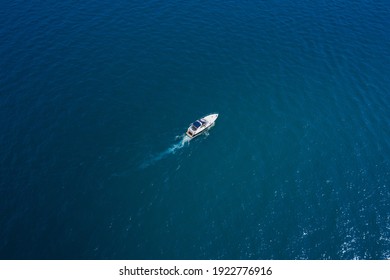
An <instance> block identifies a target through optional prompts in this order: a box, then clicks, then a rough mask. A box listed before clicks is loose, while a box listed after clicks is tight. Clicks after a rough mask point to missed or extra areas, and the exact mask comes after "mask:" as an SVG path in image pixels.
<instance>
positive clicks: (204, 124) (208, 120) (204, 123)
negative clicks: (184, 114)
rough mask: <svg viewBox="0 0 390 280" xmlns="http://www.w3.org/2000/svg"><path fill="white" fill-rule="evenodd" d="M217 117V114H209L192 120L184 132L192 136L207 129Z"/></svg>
mask: <svg viewBox="0 0 390 280" xmlns="http://www.w3.org/2000/svg"><path fill="white" fill-rule="evenodd" d="M217 118H218V114H211V115H208V116H205V117H203V118H201V119H199V120H196V121H194V122H193V123H192V124H190V127H189V128H188V129H187V132H186V134H187V135H188V136H189V137H190V138H194V137H196V136H198V135H200V134H202V133H203V132H205V131H207V130H208V129H209V128H211V127H212V126H213V125H214V124H215V120H216V119H217Z"/></svg>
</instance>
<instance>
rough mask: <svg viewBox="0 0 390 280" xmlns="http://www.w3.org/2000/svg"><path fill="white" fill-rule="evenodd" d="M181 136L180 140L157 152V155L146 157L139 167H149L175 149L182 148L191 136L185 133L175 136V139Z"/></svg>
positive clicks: (172, 152) (174, 151)
mask: <svg viewBox="0 0 390 280" xmlns="http://www.w3.org/2000/svg"><path fill="white" fill-rule="evenodd" d="M178 138H181V139H180V141H179V142H178V143H176V144H173V145H172V146H171V147H169V148H168V149H166V150H165V151H163V152H161V153H158V154H157V155H154V156H151V157H150V158H148V159H146V160H145V161H144V162H143V163H142V164H141V165H140V168H141V169H144V168H146V167H149V166H151V165H153V164H155V163H156V162H158V161H160V160H162V159H164V158H166V157H167V156H169V155H171V154H174V153H176V151H177V150H179V149H181V148H183V147H184V146H185V145H186V144H189V142H190V140H191V138H190V137H188V136H187V135H181V136H176V139H178Z"/></svg>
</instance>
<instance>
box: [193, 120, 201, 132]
mask: <svg viewBox="0 0 390 280" xmlns="http://www.w3.org/2000/svg"><path fill="white" fill-rule="evenodd" d="M201 125H202V123H201V122H200V121H196V122H194V123H192V129H193V130H196V129H198V128H199V127H200V126H201Z"/></svg>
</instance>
